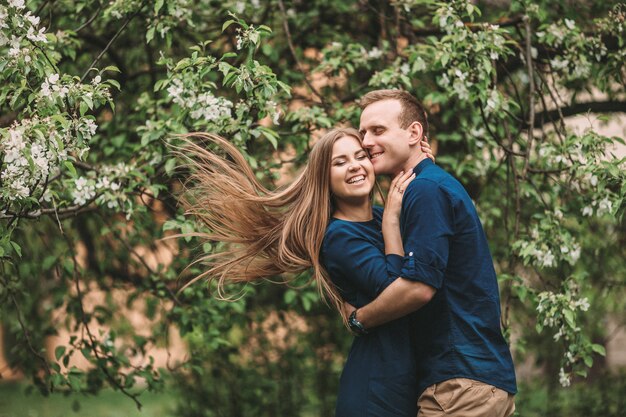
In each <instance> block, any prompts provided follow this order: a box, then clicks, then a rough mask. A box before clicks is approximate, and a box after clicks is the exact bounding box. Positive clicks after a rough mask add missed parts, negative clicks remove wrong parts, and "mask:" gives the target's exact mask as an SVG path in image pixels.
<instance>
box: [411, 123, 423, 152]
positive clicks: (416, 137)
mask: <svg viewBox="0 0 626 417" xmlns="http://www.w3.org/2000/svg"><path fill="white" fill-rule="evenodd" d="M407 130H408V131H409V134H410V135H411V136H410V137H409V145H410V146H413V145H418V144H419V143H420V141H421V140H422V136H423V133H424V128H423V127H422V124H421V123H420V122H413V123H411V124H410V125H409V127H408V129H407Z"/></svg>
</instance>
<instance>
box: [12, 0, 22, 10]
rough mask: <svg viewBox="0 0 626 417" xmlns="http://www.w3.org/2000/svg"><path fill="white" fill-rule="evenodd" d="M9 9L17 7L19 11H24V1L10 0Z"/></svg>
mask: <svg viewBox="0 0 626 417" xmlns="http://www.w3.org/2000/svg"><path fill="white" fill-rule="evenodd" d="M9 7H15V8H16V9H18V10H22V9H23V8H24V7H26V6H25V5H24V0H9Z"/></svg>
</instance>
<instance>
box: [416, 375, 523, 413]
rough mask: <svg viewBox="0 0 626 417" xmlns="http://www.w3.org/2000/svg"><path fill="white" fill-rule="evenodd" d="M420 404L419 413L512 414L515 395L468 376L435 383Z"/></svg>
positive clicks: (424, 393) (420, 400)
mask: <svg viewBox="0 0 626 417" xmlns="http://www.w3.org/2000/svg"><path fill="white" fill-rule="evenodd" d="M417 405H418V407H419V410H418V412H417V416H418V417H435V416H437V417H438V416H457V417H508V416H510V415H511V414H513V411H515V401H514V395H512V394H509V393H508V392H506V391H503V390H501V389H499V388H496V387H494V386H492V385H489V384H485V383H484V382H479V381H474V380H472V379H467V378H454V379H449V380H447V381H444V382H441V383H439V384H435V385H431V386H430V387H428V388H426V390H425V391H424V392H423V393H422V395H420V398H419V400H417Z"/></svg>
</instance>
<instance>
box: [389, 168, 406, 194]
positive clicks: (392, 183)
mask: <svg viewBox="0 0 626 417" xmlns="http://www.w3.org/2000/svg"><path fill="white" fill-rule="evenodd" d="M403 175H404V171H400V172H399V173H398V175H396V176H395V177H393V180H391V184H390V185H389V188H390V189H392V190H393V189H394V187H396V186H397V185H398V181H399V180H400V178H402V176H403Z"/></svg>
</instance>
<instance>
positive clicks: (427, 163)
mask: <svg viewBox="0 0 626 417" xmlns="http://www.w3.org/2000/svg"><path fill="white" fill-rule="evenodd" d="M431 165H435V163H434V162H433V161H432V160H431V159H430V158H426V159H424V160H423V161H422V162H420V163H419V164H417V166H416V167H415V168H413V172H415V176H418V175H419V174H420V173H421V172H422V171H423V170H424V169H425V168H426V167H429V166H431Z"/></svg>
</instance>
